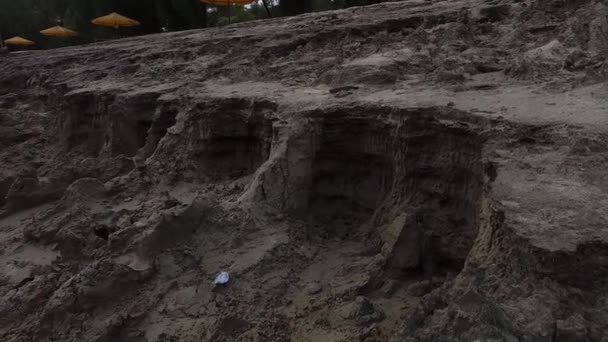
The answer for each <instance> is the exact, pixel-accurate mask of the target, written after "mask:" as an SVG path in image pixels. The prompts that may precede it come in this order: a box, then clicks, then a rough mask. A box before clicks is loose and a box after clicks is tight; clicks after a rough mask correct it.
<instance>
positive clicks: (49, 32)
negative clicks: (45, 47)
mask: <svg viewBox="0 0 608 342" xmlns="http://www.w3.org/2000/svg"><path fill="white" fill-rule="evenodd" d="M40 33H42V34H43V35H45V36H49V37H76V36H77V35H78V33H77V32H76V31H72V30H70V29H69V28H65V27H63V26H53V27H50V28H48V29H46V30H42V31H40Z"/></svg>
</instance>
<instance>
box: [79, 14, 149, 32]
mask: <svg viewBox="0 0 608 342" xmlns="http://www.w3.org/2000/svg"><path fill="white" fill-rule="evenodd" d="M91 22H92V23H93V24H95V25H99V26H107V27H113V28H115V29H117V28H119V27H135V26H139V25H141V24H140V23H139V21H137V20H134V19H131V18H127V17H125V16H124V15H120V14H118V13H116V12H112V13H110V14H108V15H104V16H103V17H99V18H95V19H93V21H91Z"/></svg>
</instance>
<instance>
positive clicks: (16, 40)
mask: <svg viewBox="0 0 608 342" xmlns="http://www.w3.org/2000/svg"><path fill="white" fill-rule="evenodd" d="M4 42H5V43H6V45H15V46H29V45H34V44H36V43H34V42H33V41H31V40H28V39H25V38H21V37H19V36H15V37H13V38H9V39H7V40H5V41H4Z"/></svg>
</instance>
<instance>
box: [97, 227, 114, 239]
mask: <svg viewBox="0 0 608 342" xmlns="http://www.w3.org/2000/svg"><path fill="white" fill-rule="evenodd" d="M93 232H94V233H95V235H97V236H98V237H100V238H102V239H104V240H105V241H108V238H109V237H110V231H109V230H108V228H106V227H98V228H95V230H94V231H93Z"/></svg>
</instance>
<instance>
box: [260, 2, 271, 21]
mask: <svg viewBox="0 0 608 342" xmlns="http://www.w3.org/2000/svg"><path fill="white" fill-rule="evenodd" d="M262 3H264V8H266V13H268V18H272V14H270V9H268V4H267V3H266V0H262Z"/></svg>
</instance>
